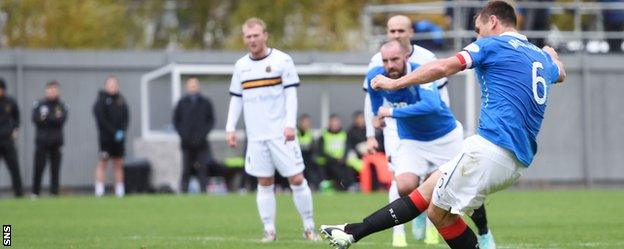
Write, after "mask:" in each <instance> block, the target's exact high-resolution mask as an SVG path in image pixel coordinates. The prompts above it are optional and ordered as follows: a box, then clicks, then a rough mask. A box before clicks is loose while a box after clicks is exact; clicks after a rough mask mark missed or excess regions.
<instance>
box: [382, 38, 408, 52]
mask: <svg viewBox="0 0 624 249" xmlns="http://www.w3.org/2000/svg"><path fill="white" fill-rule="evenodd" d="M379 50H380V51H390V50H392V51H397V52H398V53H401V54H403V55H406V54H408V53H409V52H410V51H409V47H407V46H404V45H403V43H401V41H399V40H397V39H392V40H389V41H386V42H384V43H383V44H381V47H380V48H379ZM381 53H382V54H384V53H383V52H381Z"/></svg>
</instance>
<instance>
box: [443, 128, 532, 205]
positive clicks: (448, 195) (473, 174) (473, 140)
mask: <svg viewBox="0 0 624 249" xmlns="http://www.w3.org/2000/svg"><path fill="white" fill-rule="evenodd" d="M524 169H525V167H524V166H523V165H522V163H520V162H519V161H518V160H517V159H516V157H515V156H514V154H513V153H511V151H509V150H506V149H503V148H502V147H500V146H498V145H495V144H493V143H492V142H490V141H488V140H486V139H485V138H483V137H481V136H479V135H474V136H471V137H469V138H467V139H466V141H464V148H463V149H462V153H461V154H459V155H457V156H456V157H455V158H453V160H451V161H450V162H448V163H446V164H444V165H442V166H441V167H440V173H442V176H441V177H440V179H439V180H438V183H437V184H436V186H435V187H434V190H433V196H432V203H433V205H436V206H437V207H439V208H442V209H445V210H448V211H449V212H451V213H454V214H467V215H471V214H472V211H473V210H474V209H477V208H479V207H480V206H481V205H482V204H483V201H485V197H486V196H487V195H488V194H491V193H494V192H497V191H499V190H502V189H505V188H507V187H509V186H511V185H512V184H514V183H515V182H516V181H517V180H518V178H520V176H521V175H522V171H523V170H524Z"/></svg>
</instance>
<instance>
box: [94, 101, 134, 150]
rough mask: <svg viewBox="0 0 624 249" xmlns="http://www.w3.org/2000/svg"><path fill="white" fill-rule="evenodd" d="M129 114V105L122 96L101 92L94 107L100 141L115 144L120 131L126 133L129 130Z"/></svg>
mask: <svg viewBox="0 0 624 249" xmlns="http://www.w3.org/2000/svg"><path fill="white" fill-rule="evenodd" d="M128 112H129V111H128V105H127V104H126V100H125V98H124V97H123V96H121V94H119V93H117V94H115V95H109V94H107V93H106V92H104V91H100V93H99V94H98V98H97V100H96V101H95V105H94V106H93V115H95V122H96V123H97V128H98V135H99V138H100V141H103V142H114V141H115V133H116V132H117V131H118V130H122V131H124V132H125V131H126V130H127V129H128V115H129V114H128ZM122 142H123V141H122Z"/></svg>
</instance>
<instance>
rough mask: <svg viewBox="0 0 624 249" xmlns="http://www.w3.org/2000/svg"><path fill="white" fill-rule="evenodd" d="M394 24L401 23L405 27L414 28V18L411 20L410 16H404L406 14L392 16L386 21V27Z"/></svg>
mask: <svg viewBox="0 0 624 249" xmlns="http://www.w3.org/2000/svg"><path fill="white" fill-rule="evenodd" d="M394 25H400V26H403V27H405V28H412V20H410V19H409V17H407V16H404V15H396V16H392V17H390V19H388V22H387V23H386V27H390V26H394Z"/></svg>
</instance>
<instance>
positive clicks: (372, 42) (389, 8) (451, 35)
mask: <svg viewBox="0 0 624 249" xmlns="http://www.w3.org/2000/svg"><path fill="white" fill-rule="evenodd" d="M484 4H485V2H484V1H437V2H426V3H412V4H390V5H367V6H366V7H364V10H363V11H362V16H361V21H362V26H363V32H364V35H365V39H366V42H367V44H368V48H369V49H370V50H374V49H376V48H377V46H378V44H379V43H380V42H381V41H383V40H384V39H385V38H386V36H385V34H378V33H377V34H376V33H375V31H376V30H375V23H374V21H373V19H374V16H375V15H379V14H386V15H390V14H423V13H441V14H442V15H444V13H445V12H446V10H447V9H448V8H450V9H451V10H452V13H453V21H452V23H451V25H450V26H451V27H450V30H446V31H443V32H442V33H438V32H426V33H417V34H414V37H413V39H416V40H418V39H431V38H433V37H434V36H435V37H438V38H439V37H441V38H443V39H452V40H453V48H454V49H455V50H457V49H460V48H461V46H462V40H463V39H466V38H474V37H476V34H475V32H474V30H472V29H465V25H464V23H462V21H463V20H466V18H468V17H467V16H465V13H464V11H463V10H464V9H469V8H476V9H479V8H481V7H483V5H484ZM514 5H515V7H516V9H518V8H523V9H528V10H539V9H548V10H550V11H551V12H552V13H558V14H559V13H562V12H564V11H571V12H572V13H573V20H574V21H573V29H572V30H571V31H557V32H556V35H557V38H559V39H561V40H565V41H583V40H588V39H624V32H617V31H608V32H607V31H603V27H602V20H603V14H602V11H603V10H624V2H609V3H599V2H581V1H580V0H576V1H574V2H516V3H515V4H514ZM584 15H594V16H596V17H597V18H595V19H594V21H595V22H596V25H595V26H596V27H597V29H598V31H583V29H582V25H583V22H582V21H583V20H582V17H583V16H584ZM545 18H546V17H545ZM379 25H385V23H384V24H378V26H379ZM521 32H522V34H524V35H526V36H527V37H529V38H544V39H547V38H548V37H549V36H550V35H552V34H553V32H552V31H531V30H523V31H521Z"/></svg>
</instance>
